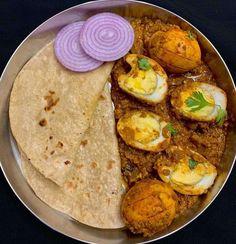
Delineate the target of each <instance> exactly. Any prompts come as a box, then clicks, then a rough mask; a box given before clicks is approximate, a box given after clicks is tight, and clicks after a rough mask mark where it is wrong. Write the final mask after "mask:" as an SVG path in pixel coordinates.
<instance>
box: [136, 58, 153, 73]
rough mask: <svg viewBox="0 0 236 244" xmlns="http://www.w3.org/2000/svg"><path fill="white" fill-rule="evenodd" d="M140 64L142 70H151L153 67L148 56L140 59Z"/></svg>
mask: <svg viewBox="0 0 236 244" xmlns="http://www.w3.org/2000/svg"><path fill="white" fill-rule="evenodd" d="M138 66H139V68H140V69H142V70H149V69H151V67H152V66H151V65H150V63H149V62H148V59H146V58H140V59H138Z"/></svg>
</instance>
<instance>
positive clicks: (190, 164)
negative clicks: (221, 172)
mask: <svg viewBox="0 0 236 244" xmlns="http://www.w3.org/2000/svg"><path fill="white" fill-rule="evenodd" d="M169 150H171V152H172V154H173V155H175V156H174V157H173V158H175V160H173V158H172V157H170V158H169V160H170V161H169V162H168V163H166V164H165V163H164V164H159V165H158V166H157V171H158V174H159V176H160V178H161V179H162V180H163V181H164V182H166V183H169V184H170V186H171V187H172V188H173V189H174V190H176V191H177V192H179V193H182V194H187V195H200V194H203V193H206V192H207V190H208V189H209V188H210V187H211V186H212V185H213V183H214V180H215V178H216V176H217V171H216V168H215V166H214V165H212V164H211V163H209V162H208V161H207V159H206V158H204V157H203V156H202V155H200V154H199V153H197V152H194V151H192V150H190V151H189V152H186V151H184V150H183V149H182V148H181V147H179V146H172V147H171V148H170V149H169ZM176 155H178V156H177V157H176ZM176 159H177V160H176ZM172 160H173V161H172Z"/></svg>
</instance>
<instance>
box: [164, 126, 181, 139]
mask: <svg viewBox="0 0 236 244" xmlns="http://www.w3.org/2000/svg"><path fill="white" fill-rule="evenodd" d="M165 128H166V129H167V130H168V131H169V132H170V133H171V135H172V136H174V135H176V134H177V132H178V131H177V130H176V129H175V128H174V127H173V125H172V124H171V123H167V125H166V126H165Z"/></svg>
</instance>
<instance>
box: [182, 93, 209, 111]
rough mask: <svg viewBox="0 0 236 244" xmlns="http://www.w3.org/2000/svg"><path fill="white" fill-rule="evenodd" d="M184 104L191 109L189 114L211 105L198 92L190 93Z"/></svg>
mask: <svg viewBox="0 0 236 244" xmlns="http://www.w3.org/2000/svg"><path fill="white" fill-rule="evenodd" d="M185 104H186V105H187V106H188V107H189V108H191V110H190V111H191V112H196V111H198V110H200V109H202V108H204V107H206V106H210V105H211V104H210V103H209V102H208V101H207V100H206V99H205V98H204V96H203V94H202V93H201V92H199V91H195V92H193V93H192V95H191V96H190V97H188V98H187V99H186V100H185Z"/></svg>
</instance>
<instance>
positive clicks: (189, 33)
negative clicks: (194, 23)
mask: <svg viewBox="0 0 236 244" xmlns="http://www.w3.org/2000/svg"><path fill="white" fill-rule="evenodd" d="M187 34H188V38H189V39H190V40H194V35H193V33H192V31H191V30H188V31H187Z"/></svg>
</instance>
